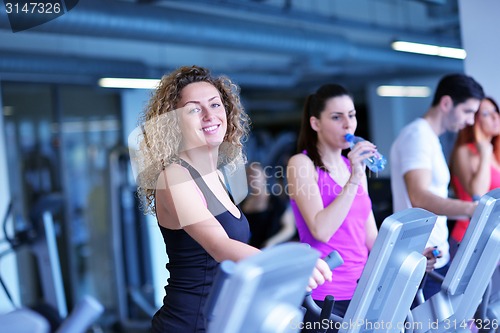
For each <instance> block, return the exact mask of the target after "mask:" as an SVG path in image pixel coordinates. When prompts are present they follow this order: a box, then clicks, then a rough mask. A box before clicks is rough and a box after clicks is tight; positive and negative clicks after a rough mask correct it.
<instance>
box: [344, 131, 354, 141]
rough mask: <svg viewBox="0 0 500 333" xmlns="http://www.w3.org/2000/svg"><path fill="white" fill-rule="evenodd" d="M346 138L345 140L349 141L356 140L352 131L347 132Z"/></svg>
mask: <svg viewBox="0 0 500 333" xmlns="http://www.w3.org/2000/svg"><path fill="white" fill-rule="evenodd" d="M344 138H345V141H347V142H352V141H354V135H352V134H351V133H347V134H346V135H345V136H344Z"/></svg>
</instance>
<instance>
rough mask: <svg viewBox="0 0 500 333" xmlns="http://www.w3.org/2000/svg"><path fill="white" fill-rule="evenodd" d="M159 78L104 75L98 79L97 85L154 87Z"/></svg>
mask: <svg viewBox="0 0 500 333" xmlns="http://www.w3.org/2000/svg"><path fill="white" fill-rule="evenodd" d="M159 82H160V80H158V79H125V78H111V77H105V78H102V79H99V82H98V84H99V86H100V87H103V88H126V89H155V88H156V87H157V86H158V83H159Z"/></svg>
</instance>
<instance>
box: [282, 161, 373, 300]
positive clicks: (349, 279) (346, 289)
mask: <svg viewBox="0 0 500 333" xmlns="http://www.w3.org/2000/svg"><path fill="white" fill-rule="evenodd" d="M342 158H343V159H344V162H345V163H346V165H347V167H348V168H349V171H350V170H351V168H350V163H349V160H348V159H347V158H345V157H343V156H342ZM316 171H317V172H318V186H319V189H320V193H321V198H322V200H323V206H324V207H326V206H328V205H329V204H330V203H331V202H332V201H333V200H335V198H336V197H337V196H338V195H339V194H340V193H342V191H343V187H342V186H340V185H339V184H337V183H336V182H335V181H334V180H333V179H332V178H331V177H330V175H329V174H328V172H326V171H324V170H321V169H320V168H316ZM290 204H291V206H292V209H293V213H294V215H295V223H296V225H297V230H298V233H299V238H300V241H301V242H302V243H307V244H309V245H311V247H313V248H314V249H316V250H318V251H319V252H320V253H321V257H322V258H323V257H325V256H327V255H328V254H329V253H330V252H331V251H333V250H336V251H337V252H338V253H339V254H340V256H341V257H342V259H344V264H343V265H342V266H340V267H337V268H336V269H335V270H334V271H333V279H332V282H326V283H325V284H323V285H321V286H319V287H318V288H316V289H314V290H313V293H312V297H313V299H315V300H320V301H323V300H324V298H325V296H327V295H332V296H333V297H334V298H335V300H338V301H342V300H350V299H351V298H352V295H353V294H354V290H355V289H356V286H357V282H358V279H359V278H360V276H361V273H362V271H363V268H364V267H365V264H366V260H367V258H368V248H367V247H366V242H365V240H366V230H365V226H366V220H367V219H368V216H369V214H370V212H371V209H372V203H371V200H370V197H369V196H368V193H367V192H366V190H365V189H364V188H363V187H362V186H358V190H357V195H356V197H355V198H354V201H353V203H352V206H351V210H350V211H349V213H348V214H347V216H346V218H345V220H344V222H343V223H342V225H341V226H340V228H339V229H338V230H337V231H336V232H335V234H333V236H332V237H331V238H330V240H329V241H328V242H327V243H323V242H321V241H318V240H316V239H315V238H314V237H313V236H312V234H311V232H310V231H309V228H308V227H307V225H306V222H305V220H304V218H303V217H302V214H301V213H300V211H299V208H298V207H297V204H296V202H295V201H294V200H291V201H290Z"/></svg>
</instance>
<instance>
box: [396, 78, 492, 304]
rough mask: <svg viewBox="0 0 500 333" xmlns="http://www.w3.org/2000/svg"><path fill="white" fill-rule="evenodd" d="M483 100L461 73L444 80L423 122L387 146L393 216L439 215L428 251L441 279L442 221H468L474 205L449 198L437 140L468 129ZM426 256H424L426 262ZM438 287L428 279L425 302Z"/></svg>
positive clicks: (445, 255)
mask: <svg viewBox="0 0 500 333" xmlns="http://www.w3.org/2000/svg"><path fill="white" fill-rule="evenodd" d="M483 98H484V92H483V88H482V87H481V85H480V84H479V83H477V82H476V81H475V80H474V79H473V78H472V77H470V76H466V75H463V74H451V75H447V76H445V77H443V78H442V79H441V80H440V81H439V84H438V86H437V88H436V91H435V93H434V99H433V101H432V104H431V107H430V108H429V109H428V110H427V112H426V113H425V114H424V116H423V117H422V118H418V119H415V120H414V121H412V122H411V123H410V124H408V125H406V126H405V127H404V128H403V129H402V130H401V132H400V133H399V135H398V137H397V138H396V140H395V141H394V142H393V144H392V147H391V152H390V163H391V188H392V197H393V208H394V211H395V212H397V211H400V210H403V209H406V208H410V207H419V208H423V209H426V210H428V211H430V212H432V213H434V214H436V215H439V217H438V220H437V221H436V225H435V227H434V229H433V231H432V233H431V236H430V237H429V242H428V243H427V246H428V247H429V248H431V249H432V248H434V247H436V248H437V249H438V250H439V251H440V255H439V256H438V258H437V259H436V264H435V266H434V268H435V269H436V272H438V273H440V274H442V275H444V274H446V271H447V270H448V267H449V261H450V254H449V244H448V227H447V216H464V215H466V216H472V214H473V212H474V210H475V208H476V206H477V203H472V202H468V201H462V200H457V199H451V198H448V186H449V183H450V172H449V169H448V163H447V162H446V158H445V156H444V153H443V149H442V146H441V143H440V141H439V136H440V135H442V134H443V133H445V132H458V131H459V130H460V129H462V128H464V127H465V126H466V125H471V124H473V123H474V114H475V112H476V111H477V110H478V108H479V104H480V102H481V100H482V99H483ZM431 253H432V252H430V251H426V252H425V253H424V254H425V255H426V256H428V257H429V258H430V256H431ZM440 286H441V283H440V282H437V281H434V280H433V279H427V281H426V284H425V286H424V296H425V298H426V299H428V298H429V297H430V296H432V295H433V294H435V293H436V292H438V291H439V290H440Z"/></svg>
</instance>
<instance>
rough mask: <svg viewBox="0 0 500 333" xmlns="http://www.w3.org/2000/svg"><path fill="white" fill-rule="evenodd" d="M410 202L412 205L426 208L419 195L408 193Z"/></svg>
mask: <svg viewBox="0 0 500 333" xmlns="http://www.w3.org/2000/svg"><path fill="white" fill-rule="evenodd" d="M409 199H410V203H411V206H412V207H415V208H423V209H427V207H426V205H425V201H424V200H422V197H421V196H419V195H409Z"/></svg>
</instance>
